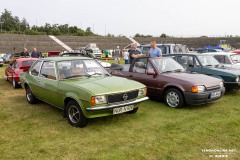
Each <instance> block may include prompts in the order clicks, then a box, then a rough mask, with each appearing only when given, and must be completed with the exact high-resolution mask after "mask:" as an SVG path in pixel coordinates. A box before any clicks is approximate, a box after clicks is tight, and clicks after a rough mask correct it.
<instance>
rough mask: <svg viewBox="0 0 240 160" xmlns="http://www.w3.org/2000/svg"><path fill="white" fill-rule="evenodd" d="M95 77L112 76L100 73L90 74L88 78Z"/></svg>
mask: <svg viewBox="0 0 240 160" xmlns="http://www.w3.org/2000/svg"><path fill="white" fill-rule="evenodd" d="M94 75H99V76H110V75H109V74H107V73H98V72H95V73H93V74H89V75H88V77H92V76H94Z"/></svg>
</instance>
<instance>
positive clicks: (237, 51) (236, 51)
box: [232, 50, 240, 54]
mask: <svg viewBox="0 0 240 160" xmlns="http://www.w3.org/2000/svg"><path fill="white" fill-rule="evenodd" d="M232 52H233V53H237V54H240V50H235V51H232Z"/></svg>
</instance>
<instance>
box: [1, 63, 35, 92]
mask: <svg viewBox="0 0 240 160" xmlns="http://www.w3.org/2000/svg"><path fill="white" fill-rule="evenodd" d="M36 60H37V58H19V59H16V60H14V61H13V62H12V63H11V64H9V65H8V66H7V67H6V69H5V79H6V81H9V82H11V83H12V85H13V88H18V87H20V74H21V73H23V72H27V71H28V69H29V68H30V67H31V65H32V64H33V63H34V62H35V61H36Z"/></svg>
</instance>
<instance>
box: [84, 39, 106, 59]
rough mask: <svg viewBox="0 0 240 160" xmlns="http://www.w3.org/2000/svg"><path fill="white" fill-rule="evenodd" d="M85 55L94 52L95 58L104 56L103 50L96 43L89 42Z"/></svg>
mask: <svg viewBox="0 0 240 160" xmlns="http://www.w3.org/2000/svg"><path fill="white" fill-rule="evenodd" d="M82 53H83V54H84V55H89V54H92V55H93V56H94V58H98V59H100V58H101V57H102V51H101V50H100V49H99V48H98V47H97V44H96V43H89V44H88V45H87V46H86V47H85V48H84V49H83V50H82Z"/></svg>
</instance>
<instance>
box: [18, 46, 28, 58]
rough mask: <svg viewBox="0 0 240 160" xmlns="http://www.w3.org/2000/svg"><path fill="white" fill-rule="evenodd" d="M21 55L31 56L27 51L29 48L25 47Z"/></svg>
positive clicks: (23, 56)
mask: <svg viewBox="0 0 240 160" xmlns="http://www.w3.org/2000/svg"><path fill="white" fill-rule="evenodd" d="M20 57H22V58H25V57H29V53H28V52H27V48H24V49H23V52H21V53H20Z"/></svg>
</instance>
